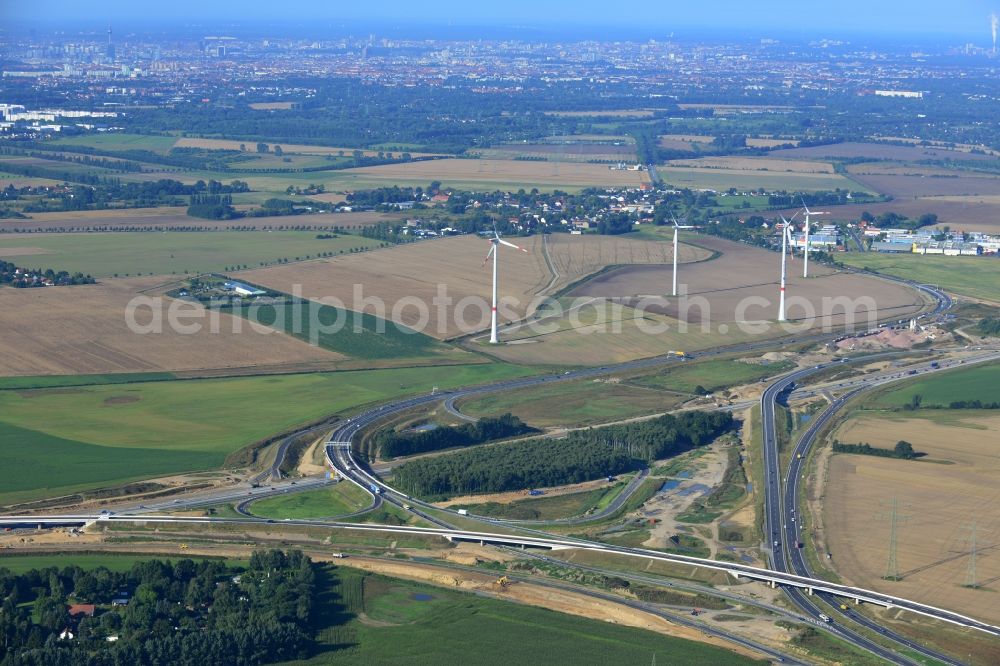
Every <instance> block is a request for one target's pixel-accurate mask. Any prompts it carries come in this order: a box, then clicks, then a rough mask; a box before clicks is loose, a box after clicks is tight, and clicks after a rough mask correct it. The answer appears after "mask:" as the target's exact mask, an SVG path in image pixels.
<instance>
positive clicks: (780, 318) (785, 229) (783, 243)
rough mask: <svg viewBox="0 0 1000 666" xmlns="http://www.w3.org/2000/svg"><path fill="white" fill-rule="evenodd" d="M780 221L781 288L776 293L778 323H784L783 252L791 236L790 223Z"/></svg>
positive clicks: (783, 217) (783, 219)
mask: <svg viewBox="0 0 1000 666" xmlns="http://www.w3.org/2000/svg"><path fill="white" fill-rule="evenodd" d="M781 221H782V222H784V223H785V226H783V227H782V228H781V288H780V289H779V291H778V321H785V251H786V248H787V247H788V239H789V236H790V235H791V232H789V229H790V228H791V223H790V222H789V221H788V220H786V219H785V216H784V215H782V216H781Z"/></svg>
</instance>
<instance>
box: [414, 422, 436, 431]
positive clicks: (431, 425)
mask: <svg viewBox="0 0 1000 666" xmlns="http://www.w3.org/2000/svg"><path fill="white" fill-rule="evenodd" d="M437 429H438V424H437V423H424V424H423V425H418V426H417V427H416V428H410V430H413V431H415V432H428V431H430V430H437Z"/></svg>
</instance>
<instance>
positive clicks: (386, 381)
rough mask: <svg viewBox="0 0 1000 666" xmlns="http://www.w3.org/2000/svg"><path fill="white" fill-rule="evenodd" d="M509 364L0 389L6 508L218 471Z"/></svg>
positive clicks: (512, 373)
mask: <svg viewBox="0 0 1000 666" xmlns="http://www.w3.org/2000/svg"><path fill="white" fill-rule="evenodd" d="M532 372H534V371H533V370H532V369H529V368H525V367H521V366H514V365H507V364H481V365H463V366H439V367H429V368H400V369H391V370H365V371H353V372H332V373H314V374H299V375H276V376H263V377H236V378H227V379H195V380H183V381H180V380H178V381H161V382H148V383H136V384H128V385H95V386H84V387H75V388H59V389H38V390H23V391H14V390H11V391H3V392H0V454H2V456H3V459H4V460H5V468H6V469H8V470H11V469H14V470H18V473H17V474H8V476H7V479H6V480H5V482H4V484H3V487H2V489H0V503H9V502H16V501H25V500H29V499H38V498H42V497H50V496H55V495H62V494H66V493H69V492H75V491H77V490H80V489H84V488H92V487H97V486H102V485H109V484H116V483H122V482H125V481H130V480H135V479H142V478H149V477H152V476H157V475H165V474H171V473H180V472H185V471H195V470H203V469H212V468H217V467H219V466H220V465H222V464H223V461H224V460H225V458H226V456H227V455H228V454H230V453H232V452H234V451H236V450H238V449H240V448H242V447H244V446H247V445H249V444H252V443H254V442H257V441H259V440H261V439H264V438H266V437H268V436H270V435H273V434H275V433H278V432H281V431H284V430H287V429H290V428H293V427H295V426H297V425H300V424H303V423H307V422H310V421H313V420H316V419H319V418H322V417H324V416H326V415H330V414H335V413H338V412H345V411H350V410H352V409H354V408H356V407H358V406H360V405H364V404H367V403H371V402H377V401H382V400H386V399H389V398H393V397H396V396H400V395H409V394H415V393H422V392H425V391H429V390H430V389H431V388H432V387H435V386H437V387H440V388H442V389H444V388H450V387H456V386H466V385H471V384H477V383H484V382H491V381H497V380H501V379H507V378H511V377H520V376H524V375H529V374H532Z"/></svg>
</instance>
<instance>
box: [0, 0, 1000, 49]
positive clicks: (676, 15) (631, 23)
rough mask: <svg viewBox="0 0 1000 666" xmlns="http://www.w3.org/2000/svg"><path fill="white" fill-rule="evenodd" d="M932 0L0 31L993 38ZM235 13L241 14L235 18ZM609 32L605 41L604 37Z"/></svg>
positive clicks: (61, 0)
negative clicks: (108, 29) (635, 12)
mask: <svg viewBox="0 0 1000 666" xmlns="http://www.w3.org/2000/svg"><path fill="white" fill-rule="evenodd" d="M939 7H940V4H939V3H935V2H931V1H930V0H918V1H917V2H902V1H900V0H892V1H890V2H884V3H877V4H876V3H867V2H863V1H861V0H846V1H845V2H841V3H839V4H838V5H837V6H819V7H817V6H812V7H802V6H801V5H797V4H794V3H791V2H787V1H785V0H782V1H780V2H769V3H767V5H766V6H764V7H760V6H746V5H744V4H742V3H737V2H733V1H732V0H708V2H707V3H702V4H700V5H699V6H698V7H696V8H694V7H674V8H668V7H654V8H651V9H649V10H648V11H647V12H646V13H645V14H643V15H641V16H639V15H633V14H629V15H621V14H618V13H615V12H613V11H610V10H609V9H608V8H607V6H606V5H604V4H603V3H597V2H595V1H594V0H581V1H580V2H576V3H573V5H572V6H570V5H569V4H568V3H564V2H554V3H552V2H550V3H544V4H538V3H529V2H526V1H525V0H510V1H509V2H508V3H505V4H504V6H503V7H502V9H501V8H498V7H493V6H490V7H470V6H468V5H465V4H463V3H459V2H457V0H434V1H432V2H430V3H425V4H424V5H422V6H421V7H420V12H419V13H414V11H413V8H412V6H411V5H408V3H404V2H401V1H400V0H383V1H382V2H375V3H367V4H365V5H364V6H363V7H361V6H340V7H336V8H335V10H336V11H333V10H332V8H331V7H330V6H329V5H328V4H325V3H321V2H318V1H317V0H298V1H297V2H294V3H292V6H291V7H289V5H288V4H287V3H286V4H284V5H282V6H281V7H280V8H279V7H276V6H274V5H271V4H264V3H249V4H248V3H236V2H233V1H232V0H221V1H220V2H215V3H211V6H210V7H208V8H206V7H205V6H204V3H197V2H194V1H193V0H176V1H175V2H173V3H171V4H170V6H169V8H167V7H162V6H154V7H142V8H139V7H136V6H135V5H134V3H129V2H125V1H123V0H109V1H108V2H106V3H104V4H103V5H102V6H101V8H100V9H98V10H95V9H94V8H92V7H81V6H79V5H78V4H76V3H69V2H67V1H66V0H56V1H55V2H53V3H49V4H48V5H46V12H45V14H44V15H42V16H39V15H38V12H37V11H36V9H35V8H33V7H29V6H26V5H20V4H18V5H13V6H8V7H6V8H4V9H3V10H2V14H0V15H2V17H3V19H4V21H3V23H4V24H5V28H3V32H8V33H18V32H23V31H34V30H44V31H56V32H59V31H82V32H86V31H88V30H104V29H106V26H107V25H108V24H111V25H112V26H113V27H117V29H118V30H120V31H138V32H149V31H153V32H156V31H171V32H176V31H199V30H213V31H219V30H223V31H242V32H245V31H254V32H256V31H259V30H260V29H261V28H265V30H264V32H267V33H269V34H275V33H288V32H289V31H291V32H292V34H297V35H300V36H304V35H309V36H317V35H319V34H320V33H324V32H328V31H329V32H333V33H336V34H335V35H331V36H338V37H339V36H342V35H343V34H345V32H346V33H349V32H350V31H363V32H367V31H372V30H376V31H380V32H382V33H383V34H384V35H386V36H396V37H398V36H400V35H403V34H407V35H409V34H412V33H418V34H421V35H423V36H424V38H428V39H430V38H441V39H474V38H479V39H482V38H484V34H483V31H484V30H485V31H486V32H487V33H490V34H495V35H498V38H504V39H510V38H512V37H513V36H518V37H520V38H522V39H525V40H532V39H569V38H573V39H589V40H593V39H597V40H598V41H614V40H624V41H637V40H642V41H646V40H650V39H654V40H657V41H665V40H668V39H671V38H673V39H675V40H679V41H689V40H695V39H702V40H704V39H706V38H711V37H715V38H716V39H721V38H737V39H758V38H766V37H771V38H783V39H793V40H804V41H813V40H821V39H851V38H853V39H864V38H872V37H876V36H881V37H885V38H889V39H892V40H893V41H896V42H898V41H910V40H919V41H921V42H930V43H939V42H941V41H948V40H954V39H962V40H966V41H969V40H971V41H973V42H980V41H981V42H984V43H985V42H988V41H990V16H991V14H997V13H1000V0H975V1H974V2H969V3H963V6H962V7H949V11H947V12H941V11H939V10H938V8H939ZM234 17H238V18H236V20H234ZM602 38H603V39H602Z"/></svg>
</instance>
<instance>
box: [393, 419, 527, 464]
mask: <svg viewBox="0 0 1000 666" xmlns="http://www.w3.org/2000/svg"><path fill="white" fill-rule="evenodd" d="M529 432H537V431H536V430H535V429H534V428H532V427H531V426H529V425H527V424H525V423H524V422H523V421H521V419H519V418H517V417H516V416H514V415H512V414H502V415H500V416H497V417H490V418H482V419H479V420H478V421H476V422H475V423H466V424H464V425H460V426H441V427H438V428H434V429H433V430H422V431H417V430H406V431H402V432H399V431H397V430H395V429H388V430H383V431H381V432H379V433H378V435H376V436H375V446H376V447H377V448H378V451H379V453H380V454H381V456H382V457H383V458H395V457H397V456H410V455H413V454H415V453H426V452H428V451H439V450H441V449H449V448H452V447H457V446H472V445H473V444H481V443H483V442H489V441H492V440H496V439H504V438H506V437H514V436H516V435H523V434H525V433H529Z"/></svg>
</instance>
